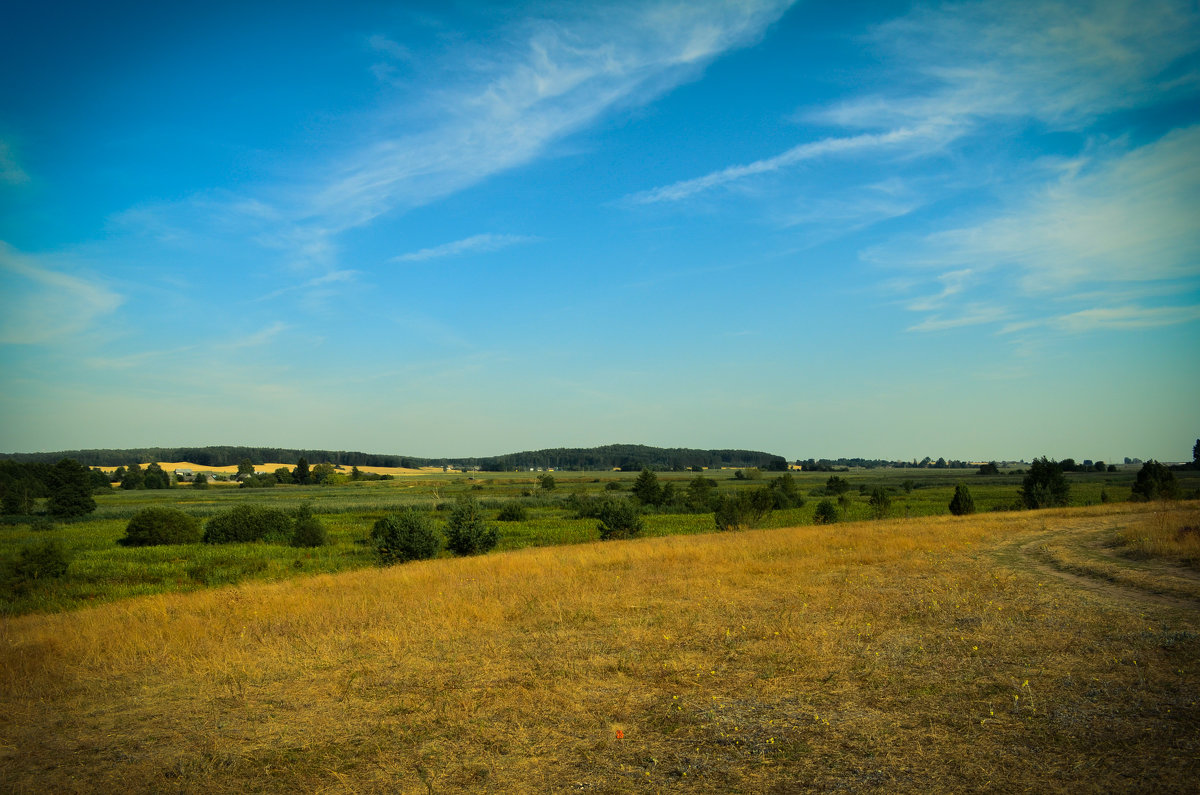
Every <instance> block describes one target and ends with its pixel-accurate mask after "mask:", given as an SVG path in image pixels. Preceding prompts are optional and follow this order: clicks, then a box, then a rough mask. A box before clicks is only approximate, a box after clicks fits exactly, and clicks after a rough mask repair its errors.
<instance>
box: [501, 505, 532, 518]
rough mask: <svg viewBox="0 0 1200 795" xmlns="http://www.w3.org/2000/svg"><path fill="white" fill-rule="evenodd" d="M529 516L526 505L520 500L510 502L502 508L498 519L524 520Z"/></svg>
mask: <svg viewBox="0 0 1200 795" xmlns="http://www.w3.org/2000/svg"><path fill="white" fill-rule="evenodd" d="M527 516H528V514H527V513H526V512H525V506H524V505H522V504H521V503H519V502H510V503H507V504H506V505H505V506H504V507H503V508H501V509H500V515H499V516H497V517H496V519H498V520H499V521H501V522H523V521H525V519H526V517H527Z"/></svg>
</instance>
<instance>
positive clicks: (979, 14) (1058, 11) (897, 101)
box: [807, 0, 1200, 129]
mask: <svg viewBox="0 0 1200 795" xmlns="http://www.w3.org/2000/svg"><path fill="white" fill-rule="evenodd" d="M868 43H869V44H871V45H874V46H875V47H876V48H877V49H879V50H881V51H883V52H885V53H887V54H888V55H889V56H890V57H891V58H892V59H893V61H894V63H895V64H897V65H899V67H900V68H899V69H897V70H895V72H894V73H895V74H897V75H902V76H903V78H904V84H902V85H899V86H897V88H896V89H895V90H893V91H892V92H880V93H877V94H873V95H870V96H863V97H855V98H852V99H849V100H847V101H845V102H842V103H838V104H836V105H833V106H832V107H829V108H824V109H821V110H819V111H816V112H813V113H811V114H808V115H807V118H809V119H811V120H816V121H821V122H824V123H829V124H835V125H838V126H842V127H849V128H857V129H881V128H882V129H890V128H894V127H898V126H904V125H912V124H920V123H930V122H934V121H940V122H942V123H951V122H954V123H959V122H962V121H964V120H968V119H980V118H987V117H1027V118H1036V119H1039V120H1041V121H1043V122H1045V123H1047V124H1050V125H1053V126H1057V127H1060V128H1071V129H1075V128H1079V127H1080V126H1082V125H1086V124H1087V123H1088V122H1089V121H1091V120H1093V119H1095V118H1096V117H1098V116H1100V115H1102V114H1105V113H1109V112H1111V111H1114V110H1119V109H1123V108H1132V107H1139V106H1141V105H1144V104H1146V103H1148V102H1153V101H1157V100H1161V99H1163V98H1165V97H1167V96H1169V95H1171V94H1172V93H1177V92H1179V91H1182V90H1194V89H1195V87H1196V86H1197V84H1198V80H1200V75H1197V74H1196V72H1195V69H1194V66H1193V67H1191V68H1186V67H1185V68H1184V69H1183V70H1182V71H1180V70H1174V71H1172V69H1171V67H1172V66H1173V65H1175V64H1176V63H1177V62H1179V61H1180V60H1181V59H1183V58H1185V57H1186V56H1189V55H1190V54H1192V53H1194V52H1195V51H1196V49H1197V47H1198V46H1200V8H1198V7H1197V6H1196V4H1195V3H1192V2H1188V1H1187V0H1085V2H1079V0H1068V1H1062V0H1049V1H1047V0H1041V1H1037V2H1011V3H1006V2H992V1H991V0H988V1H987V2H971V3H953V4H946V5H937V6H932V7H921V6H918V7H917V8H915V9H914V10H913V11H912V12H911V13H909V14H907V15H905V16H904V17H902V18H900V19H897V20H894V21H891V22H889V23H886V24H884V25H881V26H879V27H877V28H876V29H875V30H874V31H873V33H872V34H871V36H870V37H869V39H868ZM915 75H919V76H921V77H922V78H923V82H924V83H925V84H926V85H927V86H928V88H927V90H925V91H924V92H922V93H917V94H914V93H913V91H912V90H911V89H909V88H908V85H909V84H911V83H912V82H913V77H914V76H915Z"/></svg>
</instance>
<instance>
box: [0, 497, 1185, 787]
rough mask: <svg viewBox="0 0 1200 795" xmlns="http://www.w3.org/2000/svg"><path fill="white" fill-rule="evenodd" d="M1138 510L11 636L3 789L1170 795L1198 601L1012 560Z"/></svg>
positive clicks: (689, 542)
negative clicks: (1090, 794)
mask: <svg viewBox="0 0 1200 795" xmlns="http://www.w3.org/2000/svg"><path fill="white" fill-rule="evenodd" d="M1163 510H1164V509H1163V508H1162V507H1161V506H1113V507H1107V508H1094V509H1076V510H1070V511H1041V512H1026V513H1002V514H989V515H984V516H976V517H964V518H952V517H941V518H933V519H921V520H904V521H885V522H870V523H860V524H848V525H840V526H833V527H802V528H794V529H785V530H769V531H755V532H744V533H735V534H723V535H722V534H714V535H708V536H687V537H668V538H657V539H646V540H640V541H631V542H613V543H602V544H588V545H581V546H572V547H556V548H543V549H536V550H525V551H521V552H514V553H505V554H497V555H490V556H487V557H483V558H473V559H464V560H440V561H433V562H426V563H415V564H408V565H404V566H399V567H395V568H391V569H377V570H369V571H357V572H351V573H346V574H340V575H335V576H320V577H314V578H311V579H301V580H294V581H289V582H284V583H279V584H271V585H261V584H258V585H246V586H241V587H233V588H225V589H220V590H211V591H206V592H200V593H192V594H181V595H168V596H157V597H147V598H139V599H133V600H127V601H124V602H119V603H114V604H108V605H103V606H99V607H96V608H92V609H87V610H79V611H76V612H73V613H67V614H58V615H47V616H25V617H21V618H14V619H8V620H5V621H4V622H3V623H2V624H0V781H3V782H4V786H5V788H6V789H9V790H12V791H16V792H34V791H42V792H95V791H113V790H117V789H122V790H126V791H136V792H151V791H153V792H162V791H184V792H215V793H219V792H239V793H240V792H247V791H306V792H307V791H331V792H343V791H344V792H417V793H425V792H455V791H464V790H472V789H480V790H482V789H487V790H489V791H497V792H500V791H503V792H547V791H576V790H578V791H590V792H630V791H645V792H656V791H667V790H670V791H695V792H714V791H742V792H779V793H783V792H803V791H825V790H835V791H852V792H853V791H865V792H872V791H875V792H885V791H886V792H896V791H900V792H930V791H944V792H950V791H966V790H972V791H976V790H983V791H999V792H1015V791H1037V792H1087V791H1097V792H1100V791H1103V792H1112V791H1147V790H1158V791H1188V790H1191V789H1192V787H1194V782H1195V780H1196V776H1197V773H1198V772H1200V764H1198V762H1197V760H1198V759H1200V707H1198V706H1197V700H1198V699H1200V692H1198V689H1197V685H1198V684H1200V671H1198V670H1197V660H1198V658H1200V635H1198V633H1200V627H1198V623H1200V621H1198V618H1200V616H1198V613H1197V610H1196V608H1197V602H1195V601H1194V600H1188V599H1186V598H1178V595H1177V598H1175V599H1174V600H1173V601H1164V600H1162V599H1160V598H1159V597H1158V596H1156V595H1155V594H1154V593H1153V592H1152V590H1146V589H1144V588H1142V587H1141V586H1140V585H1139V583H1137V582H1132V583H1124V584H1120V583H1113V582H1106V583H1103V585H1104V588H1105V589H1104V590H1092V589H1085V588H1081V587H1079V585H1078V584H1077V582H1076V579H1078V578H1080V577H1081V576H1082V575H1080V574H1079V573H1074V574H1073V575H1072V576H1073V577H1074V578H1076V579H1068V578H1065V577H1063V578H1060V577H1059V576H1056V572H1057V571H1058V570H1057V569H1055V568H1054V567H1053V566H1052V565H1050V564H1048V563H1047V562H1046V561H1045V560H1044V559H1041V558H1039V557H1038V555H1037V554H1035V553H1034V551H1031V550H1033V549H1034V547H1031V546H1030V545H1029V542H1031V541H1038V542H1039V543H1040V544H1041V545H1042V546H1052V545H1055V544H1057V545H1058V546H1059V547H1062V548H1074V547H1073V546H1072V545H1077V544H1079V543H1082V542H1081V541H1080V539H1085V538H1086V539H1088V540H1089V541H1088V543H1090V540H1091V539H1095V538H1098V537H1101V536H1105V534H1108V536H1111V537H1112V538H1114V539H1115V538H1116V536H1117V534H1118V533H1119V532H1121V531H1122V530H1124V529H1128V528H1129V527H1131V526H1134V525H1136V524H1137V523H1138V522H1146V521H1149V520H1150V517H1152V515H1153V512H1154V511H1159V512H1160V513H1161V512H1162V511H1163ZM1184 510H1192V511H1194V510H1195V506H1194V504H1193V505H1192V506H1191V507H1190V508H1185V509H1184ZM1035 546H1036V545H1035ZM1110 562H1111V561H1110ZM1114 565H1115V564H1114ZM1146 565H1147V568H1146V569H1145V571H1147V572H1149V574H1147V575H1146V576H1149V577H1152V576H1153V573H1154V571H1153V569H1152V568H1150V566H1151V565H1152V564H1146ZM1157 565H1159V566H1160V567H1162V566H1165V565H1167V564H1157ZM1170 571H1171V573H1172V576H1180V575H1179V571H1178V570H1176V569H1171V570H1170ZM1182 576H1187V575H1186V574H1185V575H1182Z"/></svg>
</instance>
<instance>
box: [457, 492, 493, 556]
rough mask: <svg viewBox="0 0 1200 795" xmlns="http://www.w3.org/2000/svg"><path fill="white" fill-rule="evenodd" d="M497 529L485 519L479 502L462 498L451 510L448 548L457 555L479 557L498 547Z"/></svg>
mask: <svg viewBox="0 0 1200 795" xmlns="http://www.w3.org/2000/svg"><path fill="white" fill-rule="evenodd" d="M496 541H497V532H496V528H495V527H493V526H492V525H490V524H488V523H487V522H486V521H485V520H484V518H483V508H481V507H480V505H479V502H478V500H475V499H474V498H472V497H462V498H460V499H459V500H458V501H457V502H456V503H454V507H453V508H451V509H450V519H449V521H448V522H447V523H446V548H447V549H449V550H450V551H451V552H453V553H454V554H455V555H479V554H482V553H484V552H487V551H488V550H490V549H491V548H492V547H494V546H496Z"/></svg>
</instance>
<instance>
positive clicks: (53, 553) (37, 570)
mask: <svg viewBox="0 0 1200 795" xmlns="http://www.w3.org/2000/svg"><path fill="white" fill-rule="evenodd" d="M70 565H71V558H70V556H68V555H67V552H66V550H65V549H63V546H62V544H60V543H59V542H58V541H55V540H53V539H50V540H46V541H41V542H39V543H37V544H33V545H31V546H27V547H25V548H24V549H22V550H21V554H20V555H19V556H18V557H17V563H16V565H15V566H14V567H13V572H14V573H15V574H16V575H17V578H18V579H19V580H22V581H24V582H26V583H29V582H35V581H37V580H50V579H55V578H58V577H62V576H63V575H64V574H66V573H67V567H68V566H70Z"/></svg>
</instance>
